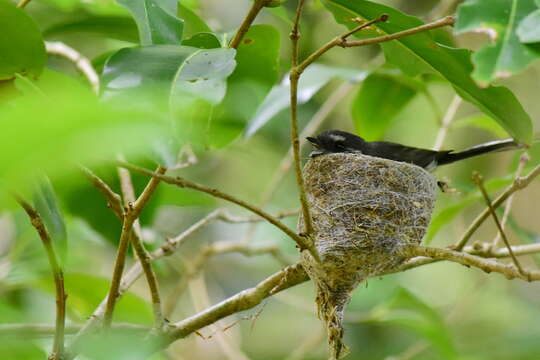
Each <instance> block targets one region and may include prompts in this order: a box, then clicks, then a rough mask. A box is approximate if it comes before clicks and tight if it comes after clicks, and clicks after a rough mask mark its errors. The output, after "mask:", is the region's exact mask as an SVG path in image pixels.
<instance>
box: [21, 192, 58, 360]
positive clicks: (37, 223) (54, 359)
mask: <svg viewBox="0 0 540 360" xmlns="http://www.w3.org/2000/svg"><path fill="white" fill-rule="evenodd" d="M14 196H15V200H16V201H17V202H18V203H19V205H21V207H22V208H23V209H24V211H25V212H26V214H27V215H28V217H29V218H30V222H31V223H32V226H33V227H34V228H35V229H36V231H37V233H38V235H39V238H40V239H41V242H42V243H43V246H44V247H45V252H46V253H47V258H48V260H49V266H50V267H51V272H52V275H53V278H54V285H55V289H56V325H55V332H54V341H53V348H52V351H51V354H50V356H49V360H61V359H63V358H64V334H65V332H64V329H65V326H66V298H67V294H66V291H65V288H64V273H63V271H62V268H61V266H60V263H59V262H58V258H57V256H56V253H55V251H54V246H53V243H52V240H51V237H50V235H49V232H48V231H47V228H46V227H45V224H44V223H43V220H42V219H41V215H40V214H39V213H38V212H37V210H36V209H34V208H33V207H32V205H30V204H29V203H28V202H27V201H26V200H24V199H23V198H22V197H20V196H19V195H16V194H15V195H14Z"/></svg>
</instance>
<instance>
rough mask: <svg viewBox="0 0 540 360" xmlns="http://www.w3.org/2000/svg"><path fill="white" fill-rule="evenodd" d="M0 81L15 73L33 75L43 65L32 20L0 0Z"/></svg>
mask: <svg viewBox="0 0 540 360" xmlns="http://www.w3.org/2000/svg"><path fill="white" fill-rule="evenodd" d="M0 24H1V33H2V35H1V36H0V80H6V79H13V78H14V77H15V74H16V73H18V74H21V75H28V76H32V77H37V76H38V75H39V74H40V73H41V71H42V69H43V66H44V65H45V58H46V55H45V44H44V43H43V39H42V38H41V32H40V30H39V28H38V27H37V25H36V23H34V20H32V18H31V17H30V16H28V15H27V13H26V12H25V11H24V10H22V9H19V8H17V7H16V6H15V3H13V2H11V1H8V0H0Z"/></svg>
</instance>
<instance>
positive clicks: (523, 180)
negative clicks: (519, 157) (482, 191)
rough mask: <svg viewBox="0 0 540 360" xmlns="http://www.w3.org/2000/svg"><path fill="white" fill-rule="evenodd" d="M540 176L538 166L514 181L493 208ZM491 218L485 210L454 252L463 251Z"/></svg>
mask: <svg viewBox="0 0 540 360" xmlns="http://www.w3.org/2000/svg"><path fill="white" fill-rule="evenodd" d="M538 175H540V165H538V166H536V167H535V168H534V169H533V170H532V171H531V172H530V173H529V175H527V176H525V177H519V178H517V179H515V180H514V182H513V183H512V185H510V186H509V187H508V188H507V189H506V190H505V191H504V192H503V193H502V194H501V195H499V197H497V198H496V199H495V201H493V204H492V205H493V208H494V209H496V208H498V207H499V206H501V204H502V203H503V202H504V201H505V200H506V199H508V197H510V195H512V194H513V193H515V192H516V191H518V190H521V189H524V188H526V187H527V186H529V184H530V183H531V182H532V181H533V180H534V179H535V178H536V177H537V176H538ZM488 216H489V209H485V210H484V211H483V212H482V213H481V214H480V215H478V217H476V219H474V221H473V222H472V223H471V225H470V226H469V228H468V229H467V230H466V231H465V233H464V234H463V236H462V237H461V239H460V240H459V241H458V242H457V243H455V244H454V245H452V249H454V250H461V249H463V247H464V246H465V245H467V242H468V241H469V240H470V238H471V237H472V236H473V234H474V233H475V231H476V230H477V229H478V228H479V227H480V225H482V223H483V222H484V221H485V220H486V219H487V218H488Z"/></svg>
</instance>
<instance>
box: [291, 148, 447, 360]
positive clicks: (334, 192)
mask: <svg viewBox="0 0 540 360" xmlns="http://www.w3.org/2000/svg"><path fill="white" fill-rule="evenodd" d="M304 177H305V186H306V191H307V198H308V202H309V205H310V209H311V216H312V221H313V227H314V241H315V246H316V248H317V250H318V252H319V255H320V257H321V263H317V262H316V261H315V260H314V259H313V258H312V256H311V255H310V254H309V253H308V252H307V251H304V252H303V253H302V258H301V262H302V265H303V266H304V268H305V270H306V272H307V273H308V274H309V276H310V278H311V279H312V280H313V281H314V283H315V286H316V289H317V298H316V302H317V306H318V310H319V317H320V318H321V319H322V320H323V321H324V322H325V325H326V328H327V333H328V341H329V345H330V353H331V358H333V359H339V358H340V356H343V355H344V354H345V353H346V351H344V350H345V347H344V345H343V343H342V337H343V326H342V322H343V312H344V309H345V306H346V305H347V304H348V302H349V300H350V297H351V292H352V291H353V290H354V289H355V288H356V286H357V285H358V284H359V283H360V282H361V281H363V280H365V279H367V278H369V277H372V276H377V275H381V274H384V273H387V272H390V271H392V270H393V269H397V268H398V267H399V266H400V265H401V264H402V263H403V262H404V261H405V260H406V259H408V258H409V257H410V256H411V255H410V254H411V253H412V250H413V249H414V247H415V246H417V245H418V244H419V243H420V241H421V240H422V237H423V236H424V234H425V232H426V228H427V227H428V225H429V221H430V218H431V213H432V210H433V205H434V202H435V196H436V189H437V186H436V181H435V179H434V177H433V176H432V175H431V174H429V173H428V172H426V171H425V170H424V169H422V168H421V167H418V166H416V165H411V164H407V163H402V162H396V161H392V160H387V159H381V158H375V157H371V156H366V155H360V154H350V153H337V154H328V155H323V156H318V157H316V158H314V159H311V160H310V161H309V162H308V163H307V164H306V166H305V168H304ZM299 230H300V231H304V222H303V219H302V218H300V222H299Z"/></svg>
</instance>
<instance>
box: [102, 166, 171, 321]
mask: <svg viewBox="0 0 540 360" xmlns="http://www.w3.org/2000/svg"><path fill="white" fill-rule="evenodd" d="M163 172H165V168H163V167H161V166H160V167H158V170H157V172H156V174H160V173H163ZM158 184H159V179H157V178H155V177H154V178H152V179H151V180H150V181H149V182H148V184H147V185H146V188H145V189H144V190H143V192H142V194H141V195H140V196H139V198H138V199H137V200H136V201H135V202H134V203H132V204H130V205H129V206H127V207H126V209H125V211H124V218H123V221H122V233H121V234H120V241H119V244H118V250H117V253H116V261H115V264H114V270H113V275H112V279H111V286H110V289H109V294H108V296H107V306H106V308H105V313H104V315H103V327H104V328H105V329H108V328H109V327H110V325H111V322H112V315H113V312H114V307H115V305H116V301H117V298H118V289H119V287H120V280H121V279H122V273H123V271H124V265H125V261H126V254H127V248H128V244H129V242H130V240H131V239H132V236H131V235H132V232H133V231H132V230H133V224H134V222H135V220H136V219H137V218H138V217H139V215H140V213H141V211H142V210H143V208H144V206H145V205H146V203H147V202H148V200H149V199H150V197H151V196H152V194H153V193H154V191H155V189H156V187H157V185H158ZM140 260H141V265H143V261H142V260H143V259H142V258H141V259H140ZM148 266H149V264H148ZM143 268H144V266H143Z"/></svg>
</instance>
